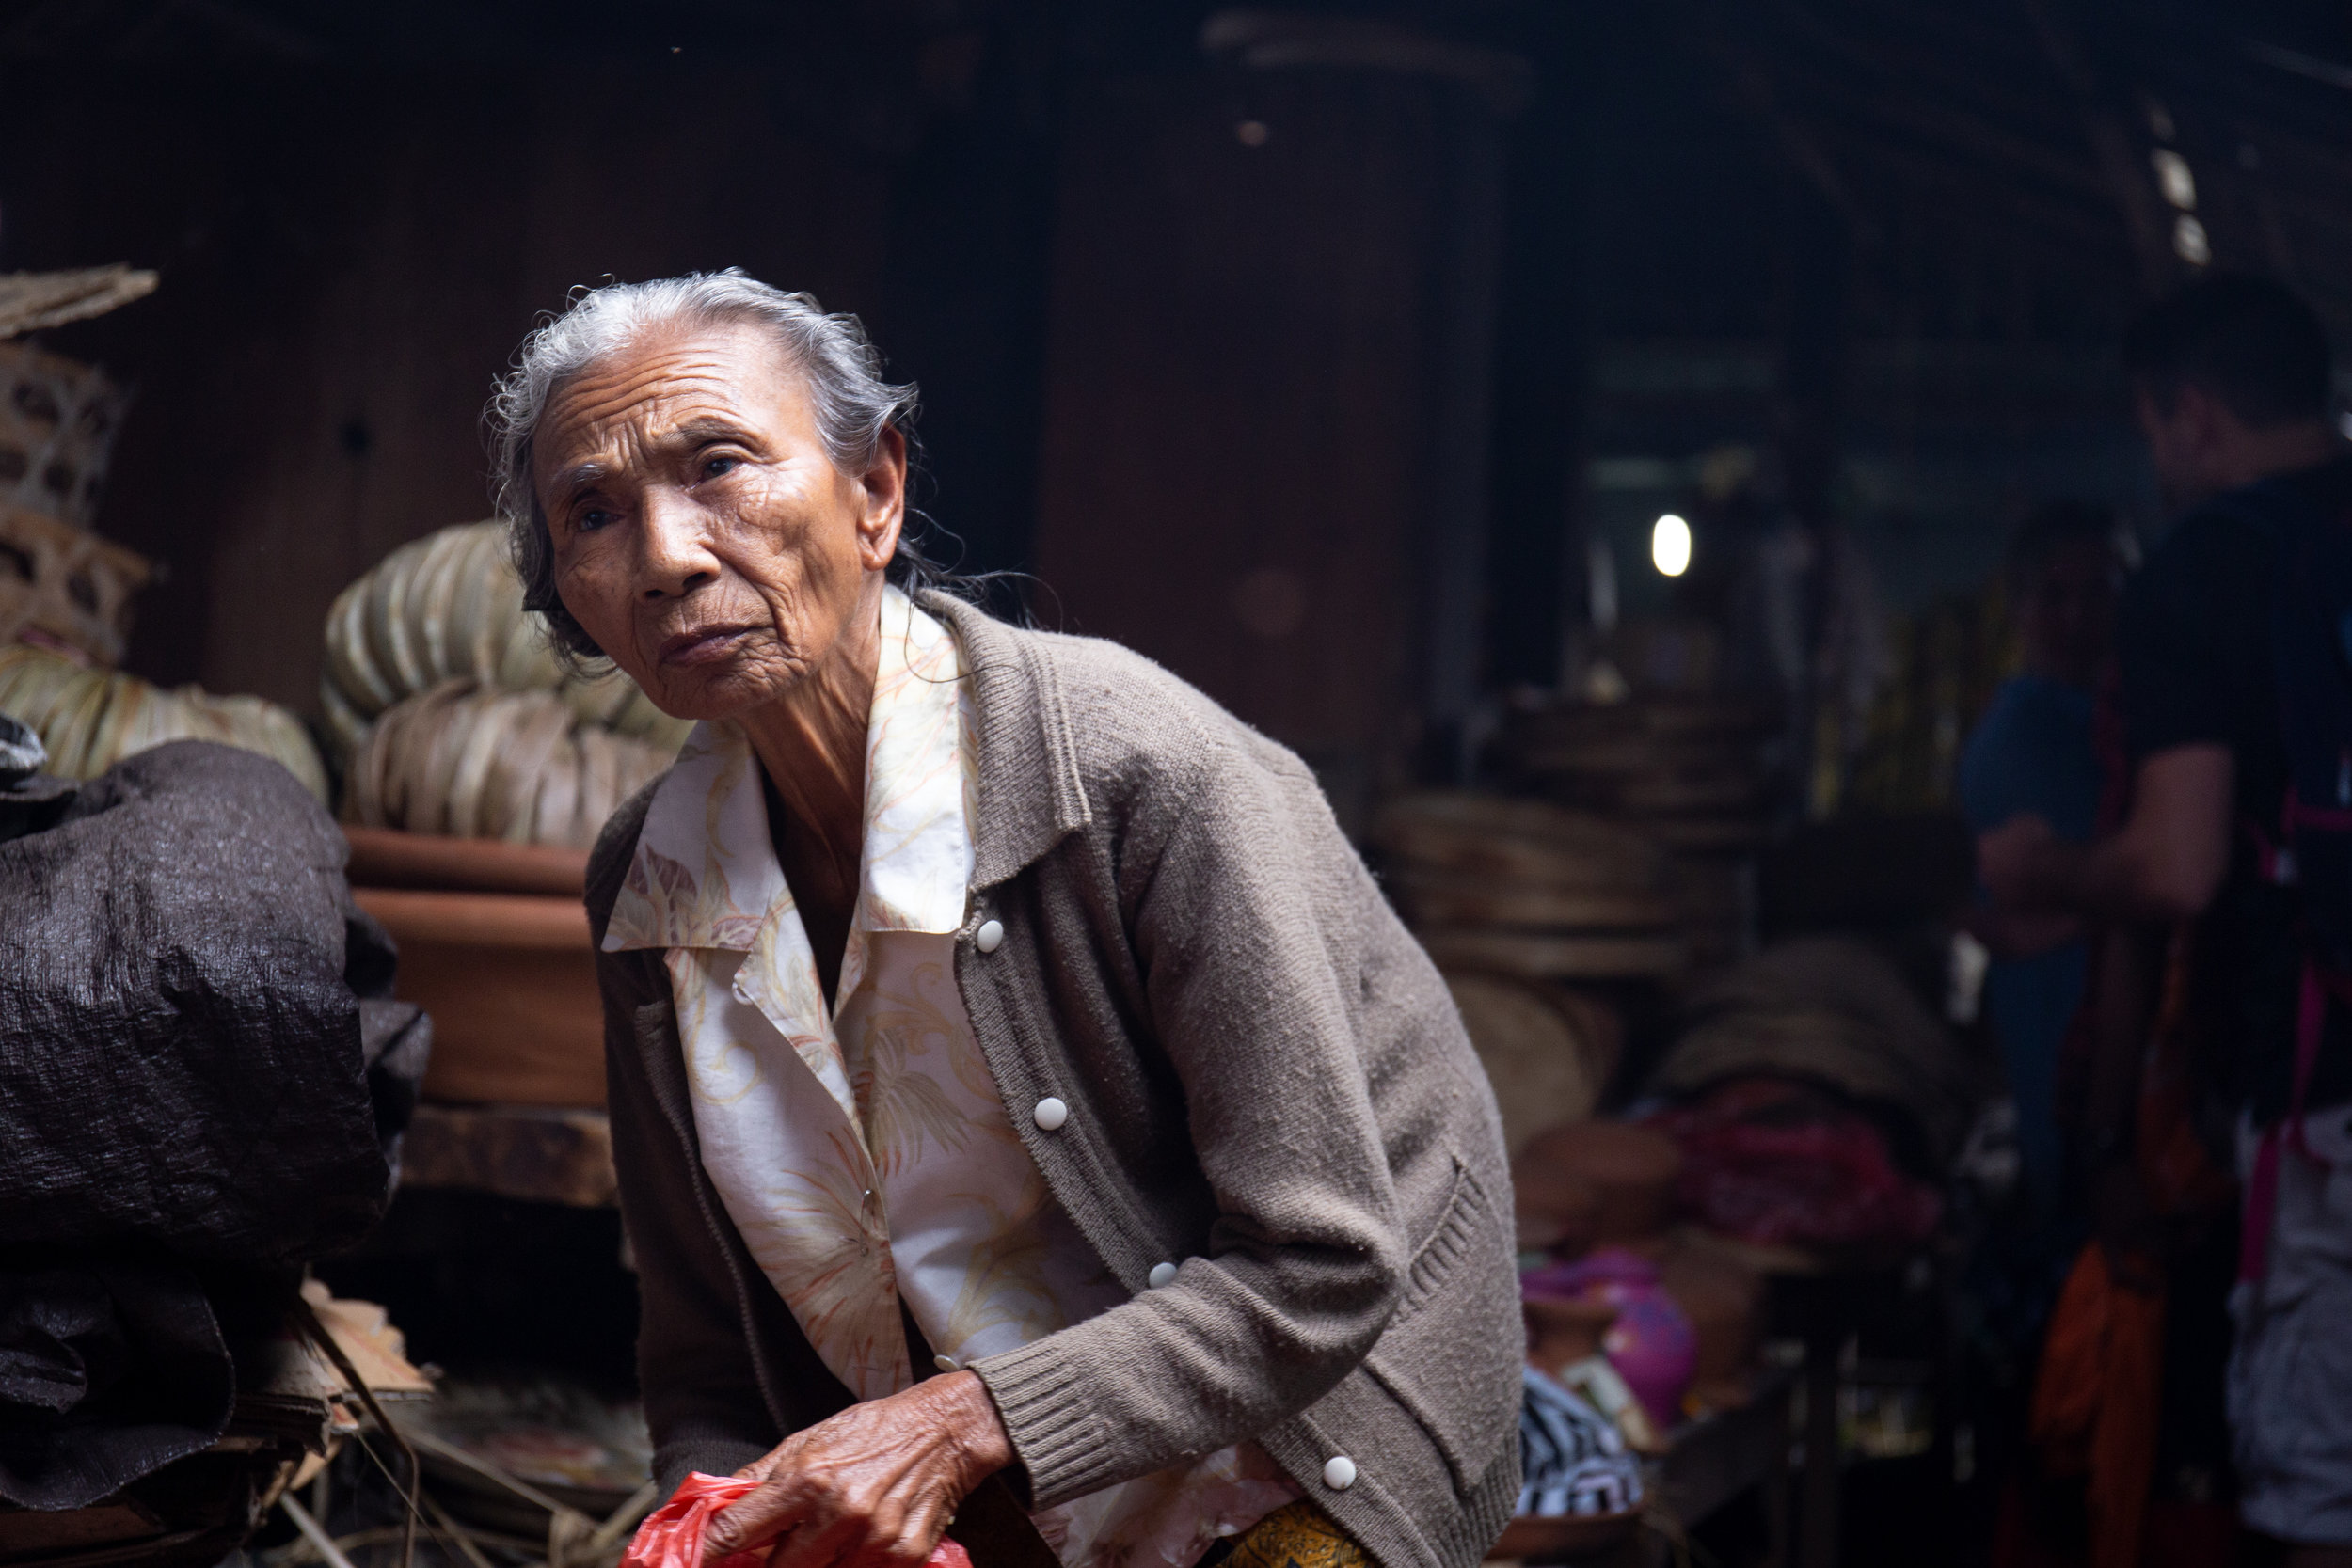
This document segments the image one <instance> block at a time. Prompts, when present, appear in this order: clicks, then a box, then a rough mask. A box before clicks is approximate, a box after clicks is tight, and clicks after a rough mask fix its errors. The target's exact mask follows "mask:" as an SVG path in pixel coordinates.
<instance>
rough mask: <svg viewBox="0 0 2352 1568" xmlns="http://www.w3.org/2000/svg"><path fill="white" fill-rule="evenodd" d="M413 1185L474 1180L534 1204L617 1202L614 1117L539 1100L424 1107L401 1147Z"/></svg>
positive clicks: (405, 1174)
mask: <svg viewBox="0 0 2352 1568" xmlns="http://www.w3.org/2000/svg"><path fill="white" fill-rule="evenodd" d="M400 1180H401V1182H402V1184H403V1185H405V1186H410V1187H468V1188H471V1189H473V1190H475V1191H477V1192H485V1193H496V1194H498V1195H499V1196H501V1197H513V1198H521V1199H524V1200H526V1201H528V1202H532V1203H562V1204H567V1205H569V1206H571V1207H572V1208H575V1209H607V1208H611V1207H612V1204H613V1202H614V1201H615V1199H616V1196H617V1195H618V1192H619V1184H618V1180H617V1179H616V1178H615V1177H614V1176H613V1174H612V1123H611V1122H610V1121H609V1120H607V1119H606V1117H605V1114H604V1113H603V1112H602V1111H563V1110H549V1109H546V1108H543V1107H540V1106H533V1105H444V1104H438V1103H436V1102H434V1101H425V1102H424V1103H423V1104H421V1105H419V1106H418V1107H417V1114H416V1117H415V1118H414V1119H413V1120H411V1121H410V1122H409V1124H408V1134H407V1137H406V1139H405V1141H404V1142H403V1144H402V1146H401V1155H400Z"/></svg>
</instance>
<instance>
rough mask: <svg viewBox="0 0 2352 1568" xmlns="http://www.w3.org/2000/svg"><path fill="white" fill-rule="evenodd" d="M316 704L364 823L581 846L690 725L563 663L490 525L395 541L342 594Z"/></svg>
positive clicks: (623, 680)
mask: <svg viewBox="0 0 2352 1568" xmlns="http://www.w3.org/2000/svg"><path fill="white" fill-rule="evenodd" d="M320 699H321V701H322V702H323V703H324V705H326V715H327V721H328V725H329V727H330V729H331V730H332V732H333V734H334V735H335V736H336V738H337V739H338V740H339V741H340V742H341V743H342V746H343V747H344V748H345V749H346V752H347V754H348V757H349V763H348V767H347V768H346V787H345V792H344V799H343V815H344V817H345V819H346V820H348V821H351V822H354V823H357V824H358V825H360V826H363V827H371V828H398V829H404V830H406V831H407V832H422V833H440V834H448V835H451V836H453V837H459V838H495V839H502V840H504V841H506V842H508V843H514V844H547V845H563V846H569V847H575V848H586V847H588V846H589V845H591V844H593V843H594V842H595V841H596V831H597V830H598V829H599V828H601V827H602V826H603V825H604V819H605V818H606V817H607V816H611V815H612V810H613V808H614V807H615V806H617V805H619V804H620V803H621V802H622V801H623V800H627V799H628V797H629V796H630V795H631V794H633V793H635V792H636V790H637V789H638V788H639V787H640V786H642V785H643V784H646V783H647V782H648V781H650V780H652V779H653V778H655V777H656V776H658V775H659V774H660V772H661V770H662V769H663V768H667V767H668V766H669V764H670V759H671V758H672V757H673V756H675V754H676V752H677V749H678V747H679V746H680V745H681V744H683V743H684V741H685V738H686V736H687V733H688V732H689V731H690V730H691V728H692V726H691V724H690V723H688V722H686V721H681V720H675V719H672V718H669V717H668V716H667V715H665V714H663V713H662V712H661V711H660V709H658V708H656V707H655V706H654V705H653V704H652V703H651V702H649V701H647V700H646V697H645V694H644V692H642V691H640V690H639V689H637V687H636V685H635V684H634V683H633V682H631V681H630V680H629V678H628V676H627V675H624V674H622V673H619V672H618V671H615V670H606V671H603V672H600V673H594V674H591V673H586V672H581V671H577V670H573V669H570V668H567V667H566V666H565V665H564V663H563V662H562V661H560V660H559V659H558V658H557V657H556V655H555V653H554V652H553V650H552V649H551V648H550V647H549V646H548V640H547V633H546V628H545V626H543V624H542V623H541V618H540V617H539V616H538V615H536V614H534V613H532V612H531V611H528V610H524V609H523V604H522V583H521V581H520V580H519V579H518V578H516V576H515V572H514V568H513V567H512V566H510V565H509V564H508V562H507V559H506V545H505V531H504V528H503V527H502V526H501V524H499V523H496V522H485V523H467V524H461V525H458V526H456V527H453V528H445V529H442V530H440V531H438V532H437V533H433V534H429V535H427V536H426V537H425V538H422V539H420V540H418V541H416V542H415V543H413V544H409V545H405V546H401V547H400V548H399V549H397V550H394V551H393V552H392V553H391V554H390V555H388V556H386V557H385V558H384V560H383V561H382V562H378V563H377V564H376V566H375V567H374V569H373V570H372V571H370V572H369V573H368V574H367V575H366V576H365V577H362V578H359V579H358V581H357V582H354V583H353V584H352V585H351V586H350V587H348V588H346V589H344V590H343V592H342V594H340V595H339V596H338V597H337V598H336V600H335V604H334V608H333V609H332V610H329V611H328V612H327V618H326V674H325V677H324V679H323V680H322V682H321V690H320Z"/></svg>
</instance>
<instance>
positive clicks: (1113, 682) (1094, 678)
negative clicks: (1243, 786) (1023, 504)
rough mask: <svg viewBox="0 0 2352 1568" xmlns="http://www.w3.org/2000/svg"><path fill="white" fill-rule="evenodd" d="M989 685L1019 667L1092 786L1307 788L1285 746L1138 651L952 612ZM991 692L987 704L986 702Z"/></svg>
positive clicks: (1028, 701)
mask: <svg viewBox="0 0 2352 1568" xmlns="http://www.w3.org/2000/svg"><path fill="white" fill-rule="evenodd" d="M955 619H956V622H957V630H958V632H959V634H960V635H961V637H962V640H963V642H964V645H965V647H966V649H967V651H968V653H969V655H970V656H972V657H973V658H974V661H975V663H976V664H977V666H978V673H980V674H981V676H982V679H983V682H984V683H988V682H989V676H990V674H991V671H992V667H994V668H995V669H998V670H1002V669H1004V668H1005V667H1008V666H1013V667H1017V668H1018V670H1019V676H1018V678H1019V679H1020V680H1021V681H1022V682H1023V683H1025V684H1028V685H1029V686H1030V687H1031V689H1029V690H1027V691H1026V692H1025V693H1024V694H1023V700H1024V702H1025V705H1029V706H1031V707H1033V708H1034V709H1035V710H1036V711H1037V712H1038V713H1039V715H1040V716H1041V719H1043V720H1044V721H1045V722H1047V723H1048V724H1051V725H1053V726H1054V727H1055V728H1057V729H1058V730H1059V731H1060V732H1061V737H1062V738H1064V740H1065V742H1066V744H1067V745H1068V746H1069V748H1070V750H1071V752H1072V754H1073V757H1074V759H1075V761H1076V762H1077V765H1078V768H1079V771H1080V772H1081V774H1082V775H1085V776H1088V777H1089V779H1090V780H1117V779H1127V780H1131V781H1135V782H1138V783H1140V782H1145V781H1147V780H1148V781H1152V782H1155V783H1157V784H1159V785H1160V786H1161V787H1176V788H1189V787H1194V786H1196V785H1200V784H1209V783H1211V782H1213V781H1215V780H1216V779H1218V778H1220V777H1221V778H1226V779H1230V778H1231V777H1232V775H1233V774H1234V773H1235V772H1236V771H1240V772H1244V773H1248V772H1264V773H1269V774H1272V775H1275V776H1277V777H1279V778H1281V779H1283V780H1286V781H1295V782H1300V783H1308V784H1311V783H1312V782H1313V773H1312V771H1311V769H1310V768H1308V767H1307V765H1306V764H1305V763H1304V762H1303V761H1301V760H1300V759H1299V758H1298V756H1297V754H1296V753H1295V752H1292V751H1291V750H1290V749H1289V748H1288V747H1285V746H1283V745H1281V744H1279V742H1277V741H1274V740H1272V739H1269V738H1268V737H1267V736H1264V735H1262V734H1261V733H1259V732H1258V731H1257V730H1256V729H1253V728H1252V727H1251V726H1249V725H1248V723H1245V722H1244V721H1242V720H1241V719H1240V718H1238V717H1237V716H1235V715H1234V714H1233V713H1232V712H1231V711H1230V710H1228V709H1227V708H1226V707H1225V706H1224V705H1221V704H1220V703H1218V702H1217V701H1216V699H1215V698H1214V697H1211V696H1210V695H1209V694H1208V693H1207V692H1205V691H1202V690H1201V689H1200V688H1199V687H1197V686H1194V685H1193V684H1192V683H1191V682H1189V681H1187V680H1185V679H1184V677H1183V676H1181V675H1179V674H1177V673H1175V672H1174V671H1172V670H1169V669H1168V668H1167V667H1166V666H1165V665H1162V664H1160V663H1158V662H1156V661H1155V660H1153V659H1152V658H1150V657H1147V656H1145V655H1143V654H1140V653H1137V652H1136V650H1134V649H1133V648H1129V647H1126V646H1124V645H1123V644H1120V643H1118V642H1112V641H1107V640H1105V639H1103V638H1099V637H1083V636H1078V635H1075V634H1073V633H1070V632H1059V631H1045V630H1041V629H1039V628H1037V627H1032V626H1014V625H1011V624H1009V623H1007V622H1004V621H998V620H994V619H992V618H988V617H986V616H985V615H983V614H982V613H981V612H979V611H977V610H966V611H964V612H961V613H959V614H957V615H956V616H955ZM988 701H989V698H988V696H987V695H985V694H984V695H983V697H982V705H983V707H986V706H987V705H988Z"/></svg>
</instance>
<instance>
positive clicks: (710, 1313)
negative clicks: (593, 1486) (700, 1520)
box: [596, 953, 781, 1493]
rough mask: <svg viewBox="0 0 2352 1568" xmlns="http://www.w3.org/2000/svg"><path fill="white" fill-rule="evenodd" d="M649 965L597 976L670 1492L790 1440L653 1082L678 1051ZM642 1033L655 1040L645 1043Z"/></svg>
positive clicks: (656, 1423)
mask: <svg viewBox="0 0 2352 1568" xmlns="http://www.w3.org/2000/svg"><path fill="white" fill-rule="evenodd" d="M651 957H652V955H650V954H644V955H641V954H635V953H629V954H599V955H597V958H596V969H597V979H598V981H599V985H600V989H601V990H602V991H603V993H604V1013H605V1022H604V1033H605V1079H606V1085H607V1094H606V1101H607V1104H608V1105H609V1107H610V1112H609V1114H610V1116H611V1117H612V1164H613V1166H614V1168H615V1170H616V1171H617V1173H618V1175H619V1177H620V1205H621V1220H622V1224H623V1225H624V1226H625V1227H626V1229H627V1234H628V1244H629V1250H630V1252H631V1253H632V1254H633V1255H634V1258H635V1261H636V1266H637V1285H638V1295H639V1300H640V1302H641V1304H642V1307H641V1312H642V1321H641V1325H640V1328H639V1331H638V1338H637V1372H638V1384H639V1386H640V1387H641V1388H643V1389H644V1402H645V1422H646V1425H647V1426H648V1427H649V1428H650V1429H651V1431H652V1434H653V1440H654V1444H655V1454H654V1474H655V1476H656V1477H657V1478H659V1479H660V1481H661V1483H662V1487H663V1490H664V1491H665V1493H666V1492H668V1491H671V1490H675V1487H676V1485H677V1483H678V1482H679V1481H683V1480H684V1479H685V1478H686V1476H687V1475H688V1474H689V1473H690V1472H691V1471H695V1470H702V1471H706V1472H708V1473H710V1474H713V1475H726V1474H729V1473H731V1472H732V1471H734V1470H736V1469H737V1468H739V1466H741V1465H747V1464H750V1463H751V1462H752V1461H754V1460H755V1459H757V1458H758V1457H759V1456H760V1455H761V1454H762V1453H764V1452H766V1451H767V1450H768V1449H770V1448H771V1447H772V1446H773V1445H774V1444H775V1442H776V1439H777V1438H778V1436H780V1435H781V1433H778V1432H777V1431H776V1428H775V1422H774V1420H773V1419H772V1418H771V1417H770V1415H769V1413H768V1408H767V1402H766V1401H765V1400H763V1399H762V1398H761V1395H760V1389H759V1378H758V1373H757V1369H756V1368H755V1365H754V1363H753V1361H752V1355H751V1349H750V1346H749V1345H748V1343H747V1342H746V1338H745V1333H744V1323H743V1317H742V1310H741V1307H740V1306H739V1303H738V1301H737V1299H736V1284H735V1280H734V1278H733V1276H732V1274H731V1272H730V1271H729V1269H728V1267H727V1260H726V1259H725V1258H724V1257H723V1255H722V1254H721V1252H720V1250H719V1247H718V1243H717V1241H716V1239H715V1238H714V1237H713V1236H712V1235H711V1233H710V1226H709V1223H708V1222H707V1220H706V1219H705V1218H704V1216H703V1213H702V1206H701V1202H700V1200H699V1198H698V1197H697V1196H696V1194H695V1191H694V1172H693V1170H692V1168H691V1166H690V1165H689V1164H688V1163H687V1160H686V1153H685V1150H684V1149H683V1148H681V1147H680V1145H679V1142H678V1136H677V1133H676V1132H675V1130H674V1129H673V1128H672V1127H671V1126H670V1125H669V1121H668V1117H667V1116H666V1114H665V1113H664V1112H663V1110H662V1109H661V1107H660V1103H659V1102H658V1101H657V1100H656V1097H655V1093H654V1088H653V1085H652V1082H651V1081H650V1079H649V1078H648V1077H647V1075H646V1072H645V1067H644V1051H645V1050H646V1049H647V1047H648V1045H649V1044H650V1045H651V1046H652V1048H654V1049H668V1050H675V1049H676V1045H675V1031H674V1030H673V1029H672V1028H671V1026H670V1023H669V1018H670V1013H669V1007H670V1000H669V996H668V994H667V990H668V988H667V986H666V985H662V986H661V987H660V990H658V991H657V992H655V993H654V994H651V995H648V994H647V991H648V987H647V985H646V983H645V982H646V979H647V978H648V977H647V976H645V975H644V974H643V973H642V972H643V971H644V970H648V969H650V970H652V971H653V975H652V978H655V979H661V978H664V977H663V976H661V974H660V969H659V966H658V965H657V964H653V963H647V962H644V961H643V960H644V959H645V958H651ZM641 1030H642V1031H648V1032H652V1033H653V1034H655V1035H656V1038H655V1039H654V1040H652V1041H647V1040H644V1039H642V1038H641V1037H640V1031H641Z"/></svg>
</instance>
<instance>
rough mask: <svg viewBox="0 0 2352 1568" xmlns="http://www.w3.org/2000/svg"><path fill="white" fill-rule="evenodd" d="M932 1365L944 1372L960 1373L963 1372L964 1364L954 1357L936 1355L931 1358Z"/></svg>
mask: <svg viewBox="0 0 2352 1568" xmlns="http://www.w3.org/2000/svg"><path fill="white" fill-rule="evenodd" d="M931 1365H932V1366H934V1367H937V1368H938V1369H939V1370H941V1371H943V1372H960V1371H961V1370H963V1363H962V1362H961V1361H959V1360H957V1359H956V1358H955V1357H954V1356H952V1355H934V1356H932V1357H931Z"/></svg>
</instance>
